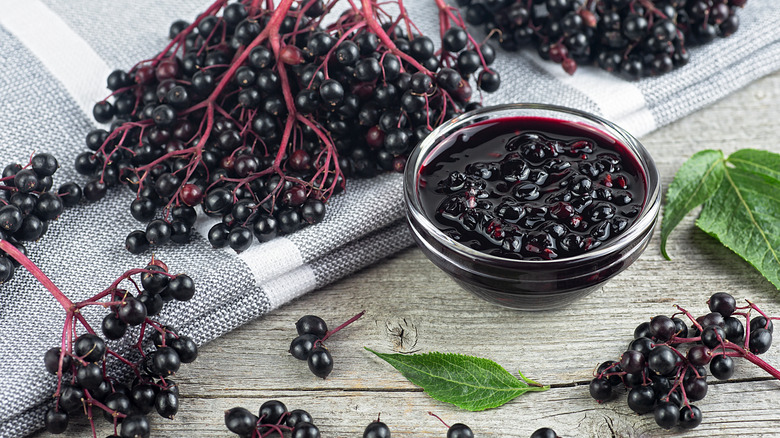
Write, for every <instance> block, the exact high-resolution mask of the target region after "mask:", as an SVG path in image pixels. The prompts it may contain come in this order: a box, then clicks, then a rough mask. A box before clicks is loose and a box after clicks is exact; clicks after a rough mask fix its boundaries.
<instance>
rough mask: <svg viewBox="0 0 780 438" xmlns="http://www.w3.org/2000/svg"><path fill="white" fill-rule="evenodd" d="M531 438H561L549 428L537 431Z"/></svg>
mask: <svg viewBox="0 0 780 438" xmlns="http://www.w3.org/2000/svg"><path fill="white" fill-rule="evenodd" d="M531 438H559V437H558V434H556V433H555V431H554V430H552V429H550V428H549V427H542V428H539V429H536V430H535V431H534V433H532V434H531Z"/></svg>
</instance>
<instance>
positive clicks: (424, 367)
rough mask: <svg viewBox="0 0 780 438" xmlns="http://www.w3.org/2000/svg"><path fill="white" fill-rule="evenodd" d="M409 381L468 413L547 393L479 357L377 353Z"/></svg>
mask: <svg viewBox="0 0 780 438" xmlns="http://www.w3.org/2000/svg"><path fill="white" fill-rule="evenodd" d="M366 350H368V351H370V352H372V353H374V354H376V355H377V356H379V357H380V358H381V359H383V360H385V361H386V362H387V363H389V364H390V365H392V366H393V367H395V369H397V370H398V371H400V372H401V374H403V375H404V377H406V378H407V379H409V381H410V382H412V383H414V384H415V385H418V386H421V387H422V388H423V390H425V392H426V393H428V395H430V396H431V397H433V398H435V399H436V400H439V401H443V402H446V403H452V404H454V405H455V406H458V407H459V408H462V409H466V410H469V411H482V410H485V409H490V408H495V407H498V406H501V405H503V404H504V403H507V402H509V401H510V400H513V399H514V398H516V397H518V396H520V395H523V394H525V393H526V392H529V391H546V390H547V389H549V388H550V387H549V386H542V385H540V384H538V383H536V382H534V381H533V380H529V379H526V378H525V377H524V376H523V375H522V374H520V373H519V372H518V374H520V377H521V378H522V380H519V379H517V378H516V377H514V376H513V375H512V374H510V373H509V372H508V371H507V370H505V369H504V368H503V367H502V366H501V365H499V364H497V363H495V362H493V361H492V360H488V359H483V358H481V357H474V356H465V355H462V354H454V353H439V352H432V353H425V354H411V355H406V354H387V353H377V352H376V351H374V350H372V349H370V348H368V347H366Z"/></svg>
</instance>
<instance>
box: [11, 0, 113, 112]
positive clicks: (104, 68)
mask: <svg viewBox="0 0 780 438" xmlns="http://www.w3.org/2000/svg"><path fill="white" fill-rule="evenodd" d="M0 25H2V26H3V27H4V28H5V29H7V30H8V31H9V32H11V33H12V34H13V35H14V36H15V37H16V38H17V39H18V40H19V41H20V42H21V43H22V44H24V45H25V46H26V47H27V48H28V49H30V52H31V53H32V54H33V55H35V56H36V57H37V58H38V59H39V60H40V61H41V63H42V64H43V65H44V66H45V67H46V69H48V70H49V72H51V74H52V75H53V76H54V77H55V78H56V79H57V80H59V81H60V82H61V83H62V85H63V86H64V87H65V89H67V90H68V92H69V93H70V95H71V96H73V98H74V99H75V100H76V103H77V104H78V106H79V108H81V109H82V111H84V113H85V114H87V116H88V117H89V118H90V119H92V107H93V106H94V105H95V102H97V101H99V100H101V99H104V98H105V97H106V96H107V95H108V94H109V93H110V91H109V90H107V89H106V88H105V86H103V87H100V86H99V84H105V83H106V77H107V76H108V75H109V73H111V71H112V69H111V68H110V67H109V66H108V65H107V64H106V63H105V61H103V59H102V58H101V57H100V56H99V55H98V54H97V53H96V52H95V51H94V50H92V47H90V46H89V44H87V42H86V41H84V40H83V39H82V38H81V37H80V36H79V35H78V34H77V33H76V32H74V31H73V30H72V29H71V28H70V27H69V26H68V25H67V24H66V23H65V22H64V21H63V20H62V19H61V18H60V17H59V16H58V15H57V14H55V13H54V12H53V11H52V10H51V9H49V8H48V7H46V5H44V4H43V3H41V2H40V1H39V0H23V1H6V2H0ZM96 84H98V85H96Z"/></svg>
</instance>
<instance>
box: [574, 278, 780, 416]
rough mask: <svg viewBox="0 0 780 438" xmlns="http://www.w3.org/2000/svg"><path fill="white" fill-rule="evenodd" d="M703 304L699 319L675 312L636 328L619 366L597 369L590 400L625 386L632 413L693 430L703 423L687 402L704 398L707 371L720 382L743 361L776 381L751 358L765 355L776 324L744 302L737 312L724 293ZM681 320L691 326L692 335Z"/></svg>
mask: <svg viewBox="0 0 780 438" xmlns="http://www.w3.org/2000/svg"><path fill="white" fill-rule="evenodd" d="M707 303H708V305H709V310H710V313H708V314H705V315H703V316H700V317H698V318H694V317H693V316H692V315H691V314H690V313H689V312H687V311H686V310H684V309H682V308H680V307H679V306H678V309H679V310H680V312H679V313H677V314H675V315H673V316H672V317H668V316H665V315H658V316H655V317H653V318H652V319H650V321H645V322H643V323H641V324H640V325H639V326H638V327H637V328H636V329H635V330H634V340H633V341H632V342H631V343H630V344H629V347H628V350H627V351H626V352H624V353H623V354H622V355H621V357H620V360H619V361H606V362H603V363H602V364H600V365H599V367H598V369H597V370H596V373H595V374H596V376H595V378H594V379H593V380H591V382H590V386H589V391H590V395H591V397H593V398H594V399H596V400H598V401H599V402H600V403H601V402H603V401H607V400H609V399H611V398H612V397H613V396H614V395H615V392H616V389H617V388H618V387H620V386H621V385H624V386H625V387H626V388H627V389H628V390H629V391H628V406H629V408H631V410H633V411H634V412H636V413H638V414H646V413H649V412H652V413H653V416H654V417H655V421H656V423H657V424H658V425H659V426H660V427H662V428H664V429H671V428H673V427H675V426H678V427H680V428H683V429H692V428H695V427H696V426H698V425H699V424H701V421H702V412H701V410H700V409H699V408H698V407H697V406H695V405H693V404H691V402H695V401H699V400H701V399H703V398H704V396H705V395H707V390H708V384H707V381H706V377H707V368H705V366H706V365H708V364H709V370H710V373H711V374H712V375H713V377H715V378H717V379H720V380H725V379H729V378H730V377H731V376H732V375H733V373H734V360H733V359H732V358H733V357H743V358H745V359H747V360H748V361H750V362H753V363H754V364H757V365H759V366H761V367H762V369H764V370H765V371H767V372H769V373H770V374H772V375H773V376H774V377H776V378H777V377H780V372H778V371H777V370H775V369H774V368H772V367H770V366H769V365H766V364H765V362H763V361H760V360H759V359H758V358H757V356H756V355H758V354H762V353H765V352H766V351H767V350H769V347H770V345H771V343H772V329H773V325H772V319H776V318H770V317H769V316H767V315H766V314H765V313H764V312H762V311H761V310H760V309H759V308H758V307H757V306H756V305H755V304H753V303H750V302H749V301H748V305H747V306H745V307H738V306H737V304H736V301H735V299H734V297H732V296H731V295H729V294H727V293H722V292H719V293H715V294H713V295H712V296H711V297H710V299H709V300H708V302H707ZM752 312H757V313H758V315H757V316H753V315H751V313H752ZM683 315H684V317H687V319H688V321H689V323H691V324H692V325H693V327H692V328H691V329H689V328H688V326H687V324H686V322H685V321H684V320H683V318H682V316H683ZM677 316H681V317H677ZM738 317H742V318H744V319H745V324H743V323H742V321H741V320H740V319H739V318H738ZM682 344H690V345H689V346H688V349H687V351H685V352H683V350H682V349H681V347H680V345H682Z"/></svg>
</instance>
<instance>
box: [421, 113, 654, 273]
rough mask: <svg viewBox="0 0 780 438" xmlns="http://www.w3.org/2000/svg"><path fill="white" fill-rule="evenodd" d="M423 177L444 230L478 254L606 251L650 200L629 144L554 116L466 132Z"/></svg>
mask: <svg viewBox="0 0 780 438" xmlns="http://www.w3.org/2000/svg"><path fill="white" fill-rule="evenodd" d="M419 175H420V176H419V183H420V185H421V186H422V187H424V189H423V190H422V191H421V193H420V194H421V198H422V206H423V209H424V210H425V214H426V215H427V216H428V217H429V218H430V219H431V221H432V222H433V223H434V224H435V225H436V227H437V228H439V229H440V230H441V231H442V232H443V233H445V234H446V235H447V236H449V237H450V238H451V239H453V240H455V241H457V242H460V243H462V244H463V245H466V246H468V247H470V248H472V249H475V250H478V251H481V252H485V253H487V254H491V255H495V256H499V257H507V258H516V259H527V260H551V259H557V258H562V257H571V256H576V255H579V254H582V253H585V252H587V251H592V250H594V249H596V248H599V247H601V245H603V244H606V243H607V242H609V241H610V240H612V239H615V238H617V237H618V236H619V235H620V234H621V233H623V232H624V231H625V230H626V229H628V227H630V226H631V225H632V224H633V223H634V221H635V220H636V218H637V216H638V215H639V212H640V211H641V208H642V203H643V202H644V198H645V187H644V186H645V181H644V179H645V178H644V174H643V173H642V171H641V169H640V168H639V164H638V163H637V162H636V160H634V159H633V158H632V156H631V155H630V154H629V153H628V152H627V151H626V150H625V147H624V146H623V145H621V144H620V143H619V142H618V141H617V140H615V139H614V138H612V137H610V136H608V135H606V134H605V133H603V132H601V131H597V130H594V129H591V128H588V127H586V126H584V125H581V124H576V123H573V122H567V121H562V120H557V119H550V118H539V117H512V118H502V119H494V120H488V121H483V122H479V123H476V124H474V125H472V126H469V127H467V128H465V129H462V130H461V131H459V132H457V133H456V134H455V135H453V136H451V137H450V138H448V139H447V140H446V141H444V142H442V144H441V145H440V146H439V148H438V153H436V154H432V155H430V156H429V159H428V160H426V162H425V163H424V164H423V167H422V169H420V174H419Z"/></svg>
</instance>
